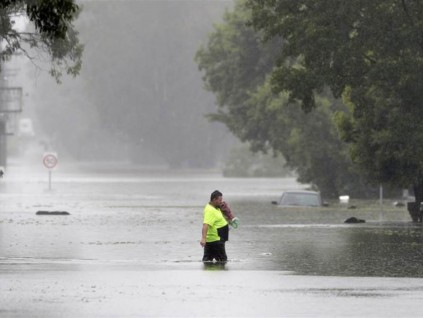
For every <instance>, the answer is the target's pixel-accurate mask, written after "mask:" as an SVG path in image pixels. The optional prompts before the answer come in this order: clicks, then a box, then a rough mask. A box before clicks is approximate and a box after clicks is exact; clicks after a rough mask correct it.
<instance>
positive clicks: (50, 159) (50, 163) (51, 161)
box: [43, 153, 58, 169]
mask: <svg viewBox="0 0 423 318" xmlns="http://www.w3.org/2000/svg"><path fill="white" fill-rule="evenodd" d="M57 161H58V160H57V155H56V154H54V153H48V154H45V155H44V158H43V163H44V166H45V167H46V168H48V169H53V168H54V167H56V165H57Z"/></svg>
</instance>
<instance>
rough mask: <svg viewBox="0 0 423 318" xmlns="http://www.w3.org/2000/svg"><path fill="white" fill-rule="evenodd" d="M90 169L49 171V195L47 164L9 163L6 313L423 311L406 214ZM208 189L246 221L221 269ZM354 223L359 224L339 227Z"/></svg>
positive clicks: (413, 234)
mask: <svg viewBox="0 0 423 318" xmlns="http://www.w3.org/2000/svg"><path fill="white" fill-rule="evenodd" d="M93 168H94V167H93V166H79V167H78V169H76V168H75V167H62V168H61V169H57V170H55V171H53V176H52V190H51V191H49V190H48V188H49V186H48V175H47V171H46V170H45V169H42V168H39V169H38V168H34V167H31V168H29V167H27V166H19V165H15V166H11V167H10V168H9V169H8V174H7V176H6V178H5V179H3V180H1V182H0V293H1V295H2V298H1V303H0V305H1V307H0V316H1V317H3V316H5V317H9V316H10V317H27V316H28V314H29V313H30V316H39V317H58V316H60V317H81V316H89V317H91V316H98V317H103V316H110V317H123V316H137V317H138V316H284V317H286V316H297V317H298V316H300V317H303V316H322V317H328V316H331V317H340V316H346V317H359V316H361V317H363V316H374V317H379V316H382V315H383V316H385V317H388V316H392V317H394V316H395V317H398V316H399V315H400V316H402V317H408V316H410V317H418V316H421V315H422V314H423V310H421V309H420V308H419V307H418V306H415V307H414V306H413V305H412V304H415V303H416V302H419V301H421V300H423V279H422V278H423V269H422V262H423V254H422V251H423V248H422V247H423V239H422V237H423V231H422V228H421V226H420V225H414V224H412V223H411V222H410V220H409V216H408V213H407V212H406V211H405V208H395V209H393V208H388V207H385V208H384V209H383V208H382V211H381V212H380V211H377V210H375V209H360V206H359V207H358V208H357V209H355V210H350V209H347V206H340V205H333V206H331V207H329V208H320V209H301V208H298V209H289V210H287V209H282V208H279V207H276V206H273V205H271V204H270V202H271V201H272V200H275V199H277V198H278V196H279V195H280V192H281V191H282V190H284V189H293V188H302V186H300V185H298V184H297V183H296V182H295V180H294V179H226V178H222V177H221V176H220V175H219V174H217V173H213V172H205V171H203V172H201V171H196V172H192V171H177V172H175V171H168V170H165V169H153V170H146V169H142V168H137V169H133V168H131V169H130V168H122V167H118V166H115V167H110V166H96V167H95V169H93ZM110 168H112V169H110ZM215 189H219V190H220V191H222V192H223V194H224V198H225V200H227V202H229V204H230V205H231V207H232V210H233V212H234V214H235V215H236V216H237V217H238V218H240V220H241V221H240V227H239V228H238V229H232V230H231V231H230V241H229V242H228V243H227V253H228V257H229V262H228V263H227V264H226V266H225V267H224V268H219V267H207V268H205V267H204V265H203V264H202V263H201V261H200V260H201V257H202V248H201V247H200V244H199V240H200V236H201V223H202V210H203V207H204V205H205V204H206V203H207V201H208V200H209V195H210V193H211V192H212V191H213V190H215ZM37 211H67V212H69V213H70V215H65V216H64V215H61V216H58V215H55V216H45V215H43V216H40V215H36V214H35V213H36V212H37ZM351 216H355V217H358V218H362V219H365V220H366V223H363V224H352V225H347V224H344V223H343V222H344V220H345V219H347V218H348V217H351ZM214 302H218V303H222V304H227V303H229V304H231V305H230V306H227V305H224V310H223V311H222V308H220V307H218V306H217V307H213V308H210V305H211V303H214ZM339 306H341V307H339ZM360 306H361V307H360ZM205 308H207V310H205ZM219 308H220V309H219ZM387 308H389V310H388V309H387ZM404 313H405V315H404Z"/></svg>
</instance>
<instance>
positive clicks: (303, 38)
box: [246, 0, 423, 196]
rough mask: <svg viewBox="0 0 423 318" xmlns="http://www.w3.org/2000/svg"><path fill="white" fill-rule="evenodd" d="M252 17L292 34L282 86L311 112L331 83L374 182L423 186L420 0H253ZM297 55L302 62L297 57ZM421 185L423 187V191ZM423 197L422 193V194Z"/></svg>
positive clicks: (277, 79) (277, 78)
mask: <svg viewBox="0 0 423 318" xmlns="http://www.w3.org/2000/svg"><path fill="white" fill-rule="evenodd" d="M246 4H247V6H248V8H250V10H251V12H252V19H251V23H252V25H254V27H255V28H256V29H257V30H260V32H263V33H264V34H265V37H266V38H267V39H272V38H274V37H282V38H284V40H285V41H284V44H283V46H281V47H280V48H279V52H278V60H279V63H278V65H277V68H275V69H274V70H273V72H272V85H273V89H274V91H275V92H282V91H286V92H288V93H289V96H290V99H291V100H299V101H300V102H301V105H302V107H303V109H304V110H306V111H310V110H311V109H313V108H315V106H316V102H315V96H316V95H315V94H316V92H320V91H322V90H324V89H325V88H326V87H329V88H330V90H331V92H332V93H333V94H334V96H336V97H341V96H342V97H343V99H344V101H345V103H346V104H348V105H349V112H346V113H343V114H339V115H338V124H339V128H340V129H341V132H342V135H343V138H344V140H346V141H348V142H349V143H350V145H351V155H352V159H353V161H354V162H355V163H357V164H358V166H359V167H360V168H361V169H362V171H363V173H365V174H366V175H367V176H368V178H369V179H370V180H371V181H373V182H383V183H388V184H391V185H395V186H403V187H408V186H409V185H414V187H415V189H416V190H418V191H417V192H421V191H422V189H423V188H422V186H423V161H422V160H421V157H422V155H423V146H422V144H421V142H420V141H421V136H422V135H423V125H422V123H421V117H422V113H423V112H422V109H423V108H422V106H423V78H422V74H423V37H422V34H423V19H422V18H423V3H422V2H421V1H414V0H375V1H364V0H362V1H340V0H329V1H327V0H321V1H316V0H300V1H289V0H280V1H272V0H263V1H253V0H247V1H246ZM290 61H295V64H292V63H289V62H290ZM418 188H419V189H418ZM420 196H421V195H420Z"/></svg>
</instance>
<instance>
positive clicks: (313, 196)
mask: <svg viewBox="0 0 423 318" xmlns="http://www.w3.org/2000/svg"><path fill="white" fill-rule="evenodd" d="M272 204H275V205H278V206H286V207H289V206H291V207H292V206H304V207H307V206H310V207H316V206H323V205H326V204H323V202H322V198H321V197H320V193H319V192H316V191H306V190H292V191H284V192H282V195H281V197H280V199H279V201H272Z"/></svg>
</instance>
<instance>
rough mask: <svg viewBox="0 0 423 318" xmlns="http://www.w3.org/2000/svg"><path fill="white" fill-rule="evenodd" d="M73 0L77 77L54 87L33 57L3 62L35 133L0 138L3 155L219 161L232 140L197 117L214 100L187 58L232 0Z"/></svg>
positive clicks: (178, 164) (200, 164)
mask: <svg viewBox="0 0 423 318" xmlns="http://www.w3.org/2000/svg"><path fill="white" fill-rule="evenodd" d="M79 2H80V4H82V6H83V10H82V13H81V15H80V17H79V19H78V20H77V23H76V25H77V29H78V30H79V32H80V38H81V41H82V42H83V43H84V44H85V50H84V56H83V68H82V71H81V74H80V75H79V76H78V77H77V78H69V77H66V76H65V77H64V78H63V81H62V84H61V85H57V84H56V82H55V81H54V79H53V78H51V77H50V76H49V74H48V73H47V66H46V67H44V66H43V63H42V61H36V60H35V61H34V62H30V61H28V60H26V59H24V58H19V57H18V58H14V60H13V61H12V62H10V63H8V65H7V66H6V67H8V68H9V70H10V69H17V70H18V72H16V74H14V75H13V76H10V78H9V79H8V85H10V86H12V85H16V86H23V91H24V106H23V112H22V114H21V118H30V119H31V121H32V126H33V131H34V135H33V136H32V134H31V133H21V134H17V135H16V136H13V137H9V143H8V144H9V158H12V161H13V157H19V156H23V157H25V158H27V159H28V158H33V159H34V160H40V159H39V158H40V156H41V155H42V153H43V152H44V151H56V152H57V153H58V155H59V157H60V160H61V161H63V160H65V161H66V160H78V161H97V162H100V161H119V162H129V163H135V164H156V165H157V164H158V165H164V166H169V167H175V168H214V167H220V166H221V165H222V161H223V160H225V158H226V157H227V155H228V151H229V149H231V148H232V147H233V145H234V144H236V143H237V141H236V140H235V138H234V137H232V135H231V134H230V133H229V132H228V131H227V129H226V128H225V127H224V126H223V125H222V124H218V123H211V122H209V121H208V120H207V119H206V118H205V115H206V114H208V113H212V112H214V111H216V107H215V103H214V96H213V95H212V94H211V93H209V92H207V91H206V90H205V89H204V88H203V82H202V80H201V73H200V72H199V71H198V67H197V65H196V64H195V62H194V56H195V53H196V51H197V50H198V48H199V46H200V45H201V44H202V43H205V42H206V41H207V34H208V32H210V31H211V30H212V27H213V23H215V22H219V21H220V19H221V17H222V14H223V13H224V11H225V8H230V7H231V5H232V1H189V0H188V1H186V0H182V1H131V0H126V1H79ZM34 63H35V64H36V65H34ZM9 74H10V72H9ZM18 135H19V136H18ZM9 161H10V160H9Z"/></svg>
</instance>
